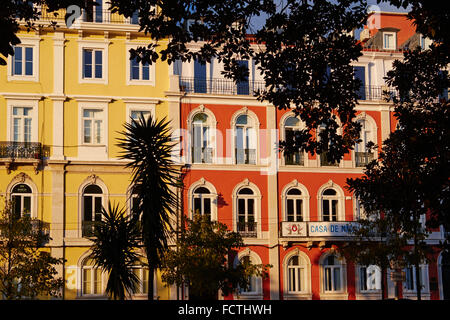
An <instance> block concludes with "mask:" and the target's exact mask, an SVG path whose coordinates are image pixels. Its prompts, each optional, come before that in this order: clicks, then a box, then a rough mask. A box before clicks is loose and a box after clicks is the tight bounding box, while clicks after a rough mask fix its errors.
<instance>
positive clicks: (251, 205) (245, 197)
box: [237, 188, 257, 237]
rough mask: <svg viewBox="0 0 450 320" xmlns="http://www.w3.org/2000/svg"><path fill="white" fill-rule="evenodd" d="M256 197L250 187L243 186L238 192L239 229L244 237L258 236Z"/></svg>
mask: <svg viewBox="0 0 450 320" xmlns="http://www.w3.org/2000/svg"><path fill="white" fill-rule="evenodd" d="M255 206H256V197H255V193H254V192H253V190H252V189H250V188H242V189H240V190H239V191H238V194H237V209H238V210H237V231H238V232H239V233H240V234H241V235H242V236H243V237H256V236H257V229H256V219H255V217H256V208H255Z"/></svg>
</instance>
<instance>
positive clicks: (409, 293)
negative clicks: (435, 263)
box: [402, 264, 430, 299]
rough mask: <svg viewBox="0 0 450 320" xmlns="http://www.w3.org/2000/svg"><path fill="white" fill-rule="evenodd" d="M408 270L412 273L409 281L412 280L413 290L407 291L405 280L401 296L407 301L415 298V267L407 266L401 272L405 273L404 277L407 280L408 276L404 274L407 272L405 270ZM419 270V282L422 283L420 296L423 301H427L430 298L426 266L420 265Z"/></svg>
mask: <svg viewBox="0 0 450 320" xmlns="http://www.w3.org/2000/svg"><path fill="white" fill-rule="evenodd" d="M408 268H409V269H410V270H411V272H412V279H411V280H412V285H413V288H412V289H409V288H408V283H407V280H405V281H404V282H403V283H402V284H403V296H404V297H405V298H408V299H414V298H417V279H416V266H414V265H412V266H408V267H406V268H404V269H403V270H402V271H403V272H405V276H406V277H407V278H408V275H407V274H406V273H407V272H408V270H407V269H408ZM419 268H420V277H421V280H422V283H423V287H422V290H421V294H422V297H423V298H424V299H429V298H430V279H429V274H428V265H427V264H420V265H419Z"/></svg>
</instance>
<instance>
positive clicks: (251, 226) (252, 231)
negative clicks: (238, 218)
mask: <svg viewBox="0 0 450 320" xmlns="http://www.w3.org/2000/svg"><path fill="white" fill-rule="evenodd" d="M237 231H238V232H239V233H240V235H241V236H242V237H243V238H256V237H257V236H258V232H257V229H256V222H238V223H237Z"/></svg>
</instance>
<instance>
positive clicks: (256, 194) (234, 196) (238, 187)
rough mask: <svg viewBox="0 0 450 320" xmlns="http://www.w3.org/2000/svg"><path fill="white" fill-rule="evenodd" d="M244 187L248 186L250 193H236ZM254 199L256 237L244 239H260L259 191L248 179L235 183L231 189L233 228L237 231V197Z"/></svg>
mask: <svg viewBox="0 0 450 320" xmlns="http://www.w3.org/2000/svg"><path fill="white" fill-rule="evenodd" d="M244 188H249V189H251V190H252V191H253V194H252V195H238V193H239V191H240V190H241V189H244ZM242 198H245V199H249V198H251V199H254V205H253V210H254V218H255V223H256V237H254V238H253V237H249V238H244V239H245V241H247V240H248V239H260V238H261V237H262V231H261V198H262V196H261V192H260V191H259V189H258V187H257V186H256V185H255V184H254V183H251V182H250V181H248V179H245V180H244V181H243V182H241V183H239V184H238V185H236V186H235V187H234V189H233V193H232V199H233V230H235V231H236V232H238V231H237V230H238V226H237V225H238V221H239V220H238V213H239V203H238V202H239V199H242Z"/></svg>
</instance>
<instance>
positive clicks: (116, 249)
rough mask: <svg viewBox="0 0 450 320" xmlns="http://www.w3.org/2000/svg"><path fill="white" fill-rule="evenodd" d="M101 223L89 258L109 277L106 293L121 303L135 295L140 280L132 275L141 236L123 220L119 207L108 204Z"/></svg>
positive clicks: (134, 225) (127, 219) (96, 231)
mask: <svg viewBox="0 0 450 320" xmlns="http://www.w3.org/2000/svg"><path fill="white" fill-rule="evenodd" d="M102 215H103V219H102V221H99V222H98V223H97V224H96V225H95V229H94V238H93V242H94V244H93V245H92V247H91V250H92V253H91V254H90V258H92V259H93V260H94V262H95V265H96V266H97V267H100V268H102V269H103V270H104V271H106V272H107V273H108V275H109V278H108V282H107V285H106V293H107V294H108V296H110V297H112V298H113V299H114V300H117V299H119V300H123V299H124V298H125V294H126V293H128V294H131V293H133V292H135V290H136V286H137V284H138V283H139V279H138V278H137V276H136V275H135V274H134V273H133V270H132V267H133V266H135V265H136V264H137V263H138V261H139V258H140V255H139V253H138V252H137V251H136V249H137V248H138V247H139V243H140V240H141V232H140V229H139V224H137V223H136V221H134V220H133V219H130V218H129V217H127V216H126V210H125V209H124V208H119V205H118V204H115V205H112V204H111V203H110V202H109V203H108V209H107V210H105V208H102Z"/></svg>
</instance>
